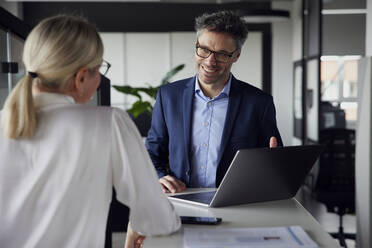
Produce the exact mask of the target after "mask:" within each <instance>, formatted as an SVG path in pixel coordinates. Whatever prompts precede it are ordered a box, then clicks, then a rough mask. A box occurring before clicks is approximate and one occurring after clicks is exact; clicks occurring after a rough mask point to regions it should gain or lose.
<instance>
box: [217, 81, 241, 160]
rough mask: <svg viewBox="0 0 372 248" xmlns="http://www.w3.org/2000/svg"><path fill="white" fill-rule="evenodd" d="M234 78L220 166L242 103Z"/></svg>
mask: <svg viewBox="0 0 372 248" xmlns="http://www.w3.org/2000/svg"><path fill="white" fill-rule="evenodd" d="M236 81H237V80H236V79H235V77H234V76H232V79H231V88H230V94H229V104H228V106H227V113H226V119H225V126H224V128H223V133H222V139H221V148H220V152H219V154H218V160H217V161H218V163H217V164H218V165H219V164H220V161H221V158H222V155H223V154H224V152H225V148H226V144H227V142H228V141H229V139H230V135H231V131H232V128H233V126H234V121H235V119H236V116H237V115H238V112H239V106H240V102H241V98H242V95H241V94H240V90H239V85H238V83H237V82H236Z"/></svg>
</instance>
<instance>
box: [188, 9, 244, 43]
mask: <svg viewBox="0 0 372 248" xmlns="http://www.w3.org/2000/svg"><path fill="white" fill-rule="evenodd" d="M204 29H206V30H208V31H213V32H221V33H226V34H229V35H231V36H232V37H233V39H234V40H235V45H236V48H237V49H241V48H242V46H243V44H244V42H245V40H246V39H247V35H248V28H247V23H246V22H245V21H244V20H242V19H241V18H240V17H239V16H238V15H237V14H235V13H234V12H232V11H229V10H223V11H219V12H215V13H211V14H209V13H205V14H203V15H201V16H198V17H196V18H195V30H196V34H197V37H199V36H200V35H201V33H202V32H203V30H204Z"/></svg>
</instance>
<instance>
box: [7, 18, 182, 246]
mask: <svg viewBox="0 0 372 248" xmlns="http://www.w3.org/2000/svg"><path fill="white" fill-rule="evenodd" d="M102 55H103V45H102V41H101V39H100V37H99V35H98V33H97V31H96V29H95V27H94V26H92V25H91V24H89V23H87V22H86V21H84V20H82V19H80V18H77V17H69V16H56V17H51V18H48V19H45V20H43V21H42V22H41V23H40V24H38V25H37V26H36V27H35V28H34V29H33V30H32V32H31V33H30V35H29V36H28V38H27V40H26V42H25V46H24V52H23V61H24V64H25V67H26V69H27V75H25V76H24V77H23V78H22V79H21V80H20V81H19V82H18V83H17V85H16V87H15V88H14V89H13V90H12V92H11V94H10V95H9V97H8V98H7V100H6V102H5V105H4V108H3V110H2V111H1V113H0V118H1V133H0V223H1V228H0V247H7V248H12V247H16V248H19V247H28V248H29V247H41V248H42V247H48V248H50V247H68V248H71V247H90V248H92V247H100V248H101V247H103V246H104V238H105V228H106V221H107V216H108V210H109V205H110V201H111V194H112V187H113V186H114V187H115V189H116V192H117V198H118V200H119V201H121V202H122V203H124V204H126V205H127V206H129V207H130V225H129V227H128V232H127V240H126V245H125V247H128V248H131V247H139V246H142V242H143V240H144V238H145V236H146V235H162V234H168V233H171V232H174V231H176V230H177V229H178V228H179V227H180V221H179V218H178V217H177V216H176V214H175V212H174V209H173V207H172V205H171V204H170V203H169V201H168V200H167V199H166V196H165V195H164V194H163V193H162V190H161V187H160V185H159V183H158V182H157V177H156V173H155V170H154V168H153V165H152V164H151V161H150V159H149V156H148V154H147V151H146V149H145V148H144V145H143V143H142V140H141V137H140V135H139V133H138V131H137V129H136V127H135V126H134V124H133V123H132V121H131V120H130V118H129V117H128V115H127V114H126V113H125V112H124V111H121V110H119V109H115V108H110V107H93V106H87V105H84V103H86V102H87V101H89V99H90V98H91V97H92V95H93V94H94V92H95V91H96V89H97V87H98V86H99V84H100V80H101V76H100V70H102V72H103V73H105V72H106V70H107V69H108V65H109V64H108V63H106V62H104V61H103V60H102Z"/></svg>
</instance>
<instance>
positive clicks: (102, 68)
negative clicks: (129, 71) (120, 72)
mask: <svg viewBox="0 0 372 248" xmlns="http://www.w3.org/2000/svg"><path fill="white" fill-rule="evenodd" d="M110 67H111V64H110V63H109V62H107V61H106V60H103V61H102V64H101V65H100V66H99V73H101V74H102V75H104V76H105V75H106V74H107V72H108V71H109V69H110Z"/></svg>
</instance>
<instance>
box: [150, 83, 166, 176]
mask: <svg viewBox="0 0 372 248" xmlns="http://www.w3.org/2000/svg"><path fill="white" fill-rule="evenodd" d="M168 145H169V136H168V129H167V124H166V122H165V116H164V108H163V99H162V88H160V89H159V91H158V94H157V97H156V102H155V106H154V109H153V111H152V120H151V128H150V130H149V132H148V134H147V139H146V148H147V151H148V153H149V155H150V158H151V160H152V163H153V164H154V166H155V169H156V172H157V174H158V177H159V178H161V177H163V176H166V175H168V174H169V149H168Z"/></svg>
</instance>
